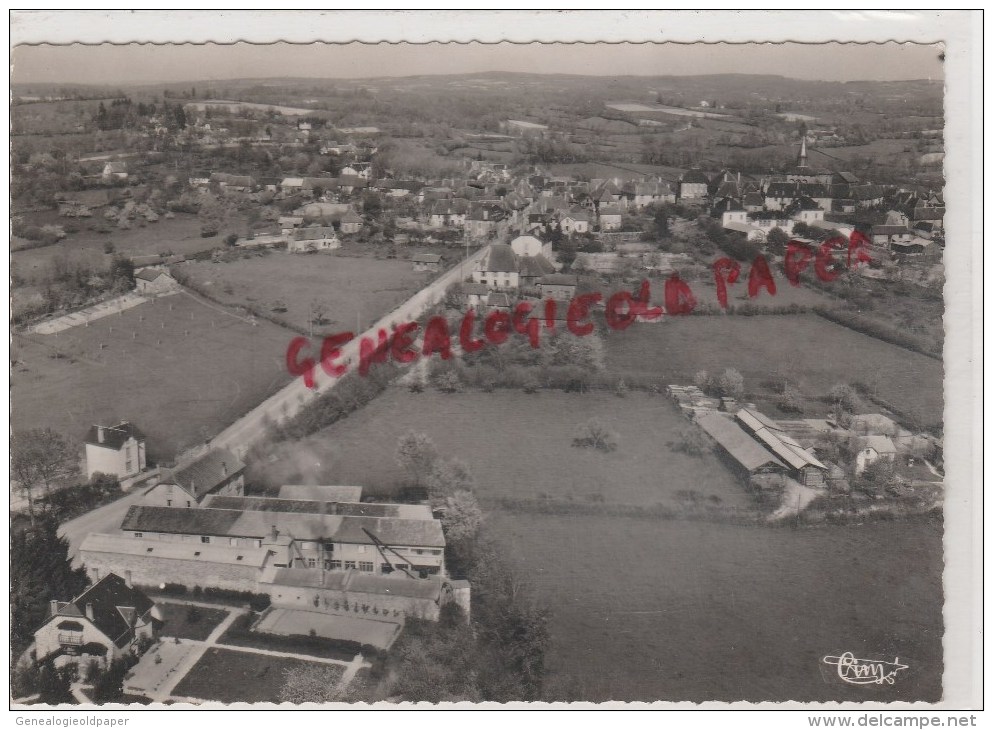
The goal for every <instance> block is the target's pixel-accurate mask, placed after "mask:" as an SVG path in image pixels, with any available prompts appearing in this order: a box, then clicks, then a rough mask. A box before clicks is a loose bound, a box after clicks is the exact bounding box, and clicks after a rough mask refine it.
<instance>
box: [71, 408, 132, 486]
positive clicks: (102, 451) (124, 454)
mask: <svg viewBox="0 0 993 730" xmlns="http://www.w3.org/2000/svg"><path fill="white" fill-rule="evenodd" d="M84 444H85V451H86V478H87V479H92V478H93V475H94V474H97V473H100V474H108V475H111V476H115V477H117V478H118V479H125V478H127V477H131V476H134V475H135V474H140V473H141V472H142V471H144V469H145V434H143V433H142V432H141V431H140V430H139V429H138V428H137V427H136V426H135V425H134V424H131V423H128V422H127V421H121V422H120V423H119V424H117V425H116V426H91V427H90V430H89V431H88V432H87V434H86V438H85V439H84Z"/></svg>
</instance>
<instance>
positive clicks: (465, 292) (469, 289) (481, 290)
mask: <svg viewBox="0 0 993 730" xmlns="http://www.w3.org/2000/svg"><path fill="white" fill-rule="evenodd" d="M489 293H490V289H489V287H488V286H486V285H485V284H477V283H475V282H473V281H467V282H465V283H464V284H463V285H462V297H463V299H464V300H465V304H466V306H467V307H479V306H481V305H485V304H486V297H487V295H488V294H489Z"/></svg>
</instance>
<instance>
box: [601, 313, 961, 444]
mask: <svg viewBox="0 0 993 730" xmlns="http://www.w3.org/2000/svg"><path fill="white" fill-rule="evenodd" d="M606 351H607V370H608V371H609V372H611V373H613V374H616V375H618V376H622V377H623V376H650V377H653V378H658V379H661V380H663V381H664V382H667V383H690V382H692V380H693V375H694V373H696V372H697V371H698V370H701V369H706V370H708V371H710V372H720V371H722V370H723V369H724V368H735V369H736V370H738V371H739V372H741V374H742V375H743V376H744V378H745V391H746V393H753V392H756V391H758V392H761V391H763V390H764V391H766V392H769V391H770V390H771V388H772V387H773V385H774V383H775V382H782V380H783V379H784V378H785V379H788V380H789V381H790V382H792V383H794V384H796V385H797V387H798V388H799V389H800V390H801V391H802V392H803V393H804V394H805V395H806V396H808V397H812V396H813V397H819V396H824V395H826V394H827V393H828V391H829V390H830V389H831V387H832V386H834V385H836V384H837V383H852V382H862V383H865V384H866V385H868V386H869V387H870V388H871V389H874V391H875V392H876V394H877V395H878V396H879V397H880V398H882V399H884V400H886V401H887V402H889V403H892V404H893V405H894V406H895V407H896V408H899V409H900V410H902V411H904V412H906V413H908V414H909V415H911V416H912V417H913V418H916V419H918V420H919V421H920V422H921V423H922V424H923V425H929V424H937V423H940V422H941V421H942V414H943V400H944V399H943V367H942V363H941V361H940V360H936V359H934V358H930V357H926V356H924V355H920V354H918V353H916V352H911V351H909V350H905V349H903V348H901V347H897V346H895V345H890V344H888V343H886V342H882V341H880V340H877V339H874V338H872V337H868V336H866V335H863V334H860V333H858V332H855V331H854V330H850V329H848V328H846V327H842V326H840V325H837V324H834V323H833V322H829V321H827V320H825V319H822V318H820V317H818V316H816V315H813V314H798V315H762V316H751V317H746V316H726V315H714V316H709V315H692V316H688V317H671V318H667V319H665V320H664V321H663V322H661V323H659V324H652V325H645V326H638V327H634V328H631V329H628V330H626V331H624V332H615V333H611V334H609V335H608V338H607V347H606Z"/></svg>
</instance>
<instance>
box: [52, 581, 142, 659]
mask: <svg viewBox="0 0 993 730" xmlns="http://www.w3.org/2000/svg"><path fill="white" fill-rule="evenodd" d="M158 619H159V616H158V614H157V611H156V608H155V604H154V603H153V602H152V600H151V599H150V598H149V597H148V596H146V595H145V594H144V593H142V592H141V591H140V590H138V589H137V588H135V587H134V586H132V585H131V576H130V573H126V577H125V578H121V577H120V576H119V575H116V574H114V573H110V574H108V575H105V576H104V577H103V578H102V579H100V580H98V581H97V582H96V583H95V584H94V585H93V586H92V587H90V588H88V589H87V590H86V591H84V592H83V593H81V594H80V595H79V596H77V597H76V598H74V599H72V600H71V601H51V602H50V604H49V614H48V618H47V619H46V620H45V623H43V624H42V625H41V627H39V628H38V630H37V631H35V633H34V640H35V654H36V656H37V658H38V661H44V660H45V659H48V658H57V657H71V658H72V659H70V660H69V661H86V662H89V661H90V660H91V659H95V660H97V661H99V662H103V663H108V664H109V663H110V662H111V661H113V660H114V659H120V658H121V657H123V656H125V655H127V654H129V653H135V652H137V651H138V648H139V644H140V643H141V642H142V641H143V640H144V641H151V640H152V639H154V636H155V625H156V621H157V620H158ZM62 661H66V660H65V659H63V660H62Z"/></svg>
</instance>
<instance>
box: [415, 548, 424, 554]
mask: <svg viewBox="0 0 993 730" xmlns="http://www.w3.org/2000/svg"><path fill="white" fill-rule="evenodd" d="M414 552H415V553H417V554H418V555H423V554H424V551H423V550H420V549H418V550H415V551H414Z"/></svg>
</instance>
